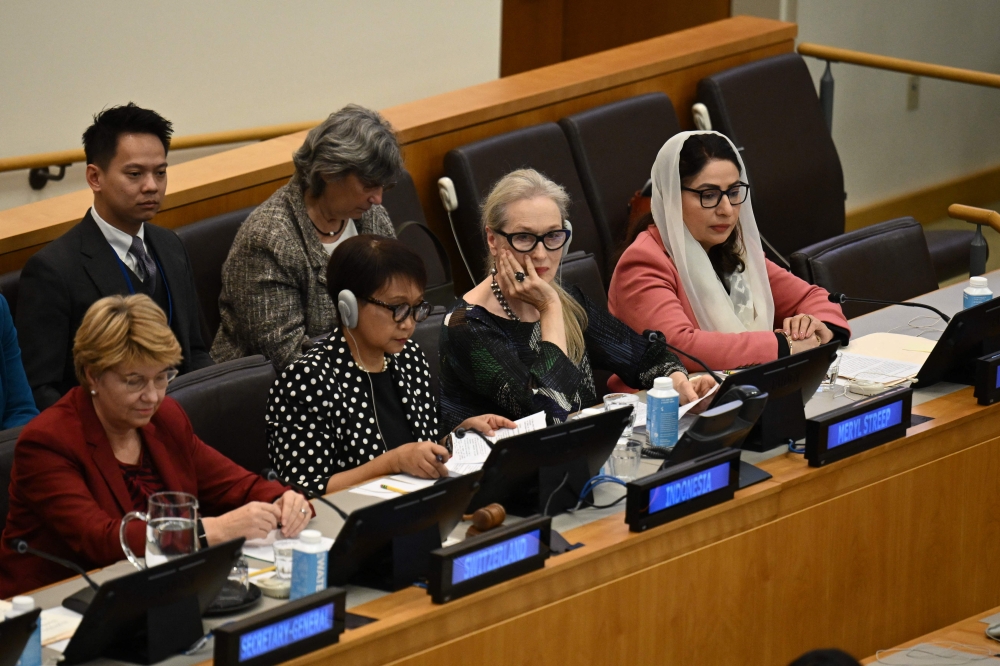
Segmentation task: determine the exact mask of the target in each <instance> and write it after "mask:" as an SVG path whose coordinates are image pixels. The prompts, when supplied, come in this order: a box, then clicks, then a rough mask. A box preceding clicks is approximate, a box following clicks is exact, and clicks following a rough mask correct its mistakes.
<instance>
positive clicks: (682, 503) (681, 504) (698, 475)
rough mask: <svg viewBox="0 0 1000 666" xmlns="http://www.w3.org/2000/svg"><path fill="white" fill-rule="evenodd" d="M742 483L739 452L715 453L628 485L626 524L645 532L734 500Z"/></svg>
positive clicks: (729, 450) (723, 450)
mask: <svg viewBox="0 0 1000 666" xmlns="http://www.w3.org/2000/svg"><path fill="white" fill-rule="evenodd" d="M739 484H740V452H739V449H731V448H725V449H722V450H720V451H715V452H713V453H710V454H708V455H705V456H702V457H700V458H695V459H694V460H689V461H687V462H684V463H680V464H678V465H674V466H671V467H668V468H666V469H663V470H660V471H659V472H657V473H655V474H650V475H649V476H644V477H642V478H640V479H636V480H635V481H632V482H631V483H629V484H628V485H626V487H625V489H626V492H627V496H626V498H625V522H626V523H627V524H628V527H629V530H631V531H632V532H642V531H643V530H646V529H649V528H650V527H656V526H657V525H662V524H663V523H666V522H669V521H671V520H677V519H678V518H681V517H683V516H687V515H690V514H692V513H696V512H698V511H701V510H702V509H707V508H708V507H710V506H714V505H716V504H721V503H722V502H726V501H728V500H731V499H732V498H733V495H734V494H735V493H736V491H737V489H739Z"/></svg>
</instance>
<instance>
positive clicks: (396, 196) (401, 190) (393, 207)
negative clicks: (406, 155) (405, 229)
mask: <svg viewBox="0 0 1000 666" xmlns="http://www.w3.org/2000/svg"><path fill="white" fill-rule="evenodd" d="M382 206H383V207H385V210H386V212H388V213H389V219H391V220H392V224H393V226H395V227H396V231H397V233H398V231H399V225H401V224H402V223H404V222H407V221H409V220H415V221H417V222H419V223H420V224H427V218H426V217H425V216H424V207H423V205H422V204H421V203H420V197H419V196H417V188H416V186H415V185H414V184H413V178H412V177H411V176H410V172H409V171H407V170H406V169H403V171H401V172H400V173H399V176H397V178H396V184H395V185H394V186H393V187H392V188H391V189H388V190H385V192H383V194H382Z"/></svg>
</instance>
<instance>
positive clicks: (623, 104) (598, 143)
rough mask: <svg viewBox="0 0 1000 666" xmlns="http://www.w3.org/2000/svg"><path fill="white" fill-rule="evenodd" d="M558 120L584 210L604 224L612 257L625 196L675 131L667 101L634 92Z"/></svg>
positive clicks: (622, 226)
mask: <svg viewBox="0 0 1000 666" xmlns="http://www.w3.org/2000/svg"><path fill="white" fill-rule="evenodd" d="M559 125H560V126H561V127H562V128H563V132H565V133H566V138H567V139H568V140H569V147H570V150H571V151H572V153H573V161H574V163H575V164H576V170H577V172H578V173H579V174H580V182H581V183H582V184H583V191H584V194H586V196H587V203H588V204H590V211H591V212H592V213H593V214H594V219H595V220H596V221H597V223H598V224H599V225H602V226H604V227H606V228H607V229H608V233H609V234H610V237H611V243H612V245H611V246H610V247H609V254H610V255H611V256H612V257H613V256H614V255H615V254H616V251H617V250H618V249H619V246H620V245H621V244H622V243H623V242H624V241H625V233H626V226H627V223H628V215H629V211H628V203H629V200H630V199H631V198H632V195H634V194H635V193H636V192H638V191H639V190H641V189H642V188H643V185H644V184H645V183H646V181H647V180H649V174H650V171H651V170H652V168H653V162H654V161H656V154H657V153H658V152H659V151H660V148H662V147H663V144H664V143H666V142H667V139H669V138H670V137H672V136H673V135H674V134H677V133H678V132H680V130H681V128H680V125H679V124H678V122H677V114H676V112H675V111H674V105H673V102H671V101H670V98H669V97H667V96H666V95H664V94H663V93H661V92H656V93H649V94H647V95H639V96H638V97H630V98H628V99H623V100H621V101H618V102H612V103H611V104H605V105H604V106H598V107H595V108H593V109H587V110H586V111H582V112H580V113H577V114H575V115H572V116H567V117H566V118H563V119H562V120H560V121H559ZM609 268H611V269H613V268H614V267H613V266H610V267H609Z"/></svg>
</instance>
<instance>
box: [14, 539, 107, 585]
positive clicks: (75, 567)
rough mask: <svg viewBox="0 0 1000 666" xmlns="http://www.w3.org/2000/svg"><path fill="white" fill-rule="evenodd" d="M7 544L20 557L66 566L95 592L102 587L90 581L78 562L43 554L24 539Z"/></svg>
mask: <svg viewBox="0 0 1000 666" xmlns="http://www.w3.org/2000/svg"><path fill="white" fill-rule="evenodd" d="M7 543H8V545H9V546H10V547H11V548H13V549H14V551H15V552H17V553H19V554H20V555H34V556H36V557H40V558H42V559H43V560H48V561H49V562H55V563H56V564H59V565H61V566H64V567H66V568H67V569H69V570H70V571H74V572H76V573H78V574H80V575H81V576H83V579H84V580H85V581H87V582H88V583H89V584H90V586H91V587H92V588H94V589H95V590H98V589H100V587H101V586H100V585H98V584H97V583H95V582H94V581H92V580H91V579H90V576H88V575H87V572H86V571H84V570H83V567H81V566H80V565H79V564H77V563H76V562H70V561H69V560H64V559H63V558H61V557H56V556H55V555H49V554H48V553H43V552H42V551H40V550H36V549H34V548H32V547H31V546H29V545H28V542H27V541H25V540H24V539H11V540H10V541H8V542H7Z"/></svg>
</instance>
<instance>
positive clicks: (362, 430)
mask: <svg viewBox="0 0 1000 666" xmlns="http://www.w3.org/2000/svg"><path fill="white" fill-rule="evenodd" d="M326 277H327V289H328V291H329V293H330V297H331V298H332V299H333V302H334V303H337V302H338V300H340V294H341V292H342V291H343V290H349V291H351V292H352V293H353V295H354V298H355V300H356V301H357V306H358V307H357V322H356V326H355V327H353V328H347V324H346V321H343V322H342V326H341V327H337V328H334V329H333V331H332V332H331V333H330V335H329V337H327V338H326V339H324V340H323V341H321V342H320V343H319V344H317V345H316V346H314V347H313V348H312V349H311V350H309V351H308V352H306V353H305V354H303V355H302V356H301V357H300V358H298V359H297V360H296V361H295V362H293V363H292V364H291V365H289V366H288V367H286V368H285V370H284V371H283V372H282V373H281V376H280V377H278V379H277V380H276V381H275V384H274V387H273V388H272V389H271V395H270V398H269V400H268V412H267V429H268V453H269V455H270V457H271V463H272V464H273V465H274V467H275V469H276V470H277V472H278V474H279V475H281V476H282V477H283V478H286V479H289V480H291V481H294V482H295V483H298V484H300V485H302V486H305V487H307V488H309V489H310V490H312V491H313V492H317V493H321V494H325V493H331V492H335V491H337V490H340V489H342V488H346V487H348V486H352V485H355V484H358V483H362V482H364V481H366V480H368V479H372V478H376V477H379V476H385V475H387V474H396V473H400V472H405V473H407V474H412V475H414V476H418V477H422V478H437V477H440V476H447V474H448V470H447V469H446V468H445V466H444V463H445V462H446V461H447V460H448V451H447V449H445V448H444V447H443V446H441V445H440V444H438V443H437V442H438V440H439V439H440V438H441V437H442V436H444V435H445V434H447V432H448V431H447V430H444V429H443V428H442V426H441V417H440V414H439V413H438V406H437V401H436V400H435V398H434V396H433V395H432V394H431V390H430V370H429V368H428V365H427V360H426V359H425V358H424V354H423V352H422V351H421V350H420V346H419V345H418V344H417V343H415V342H413V341H412V340H410V339H409V338H410V336H411V335H412V334H413V331H414V329H415V327H416V322H417V321H422V320H423V319H425V318H426V317H427V315H428V314H429V313H430V304H428V303H427V302H426V301H424V300H423V292H424V286H425V284H426V282H427V274H426V271H425V270H424V264H423V261H422V260H421V259H420V257H419V256H418V255H417V254H416V253H414V252H413V251H412V250H410V249H409V248H407V247H406V246H405V245H404V244H403V243H401V242H400V241H397V240H395V239H391V238H385V237H382V236H372V235H362V236H356V237H354V238H350V239H348V240H345V241H344V242H343V243H342V244H341V245H340V246H339V247H337V249H336V250H334V252H333V257H332V258H331V260H330V264H329V266H328V267H327V276H326ZM342 319H343V317H342ZM461 425H462V427H465V428H476V429H477V430H480V431H482V432H485V433H487V434H492V432H493V430H494V429H496V428H504V427H507V428H509V427H514V424H513V423H512V422H511V421H509V420H508V419H505V418H503V417H500V416H496V415H493V414H486V415H483V416H474V417H472V418H469V419H466V420H465V421H464V422H463V423H462V424H461Z"/></svg>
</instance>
